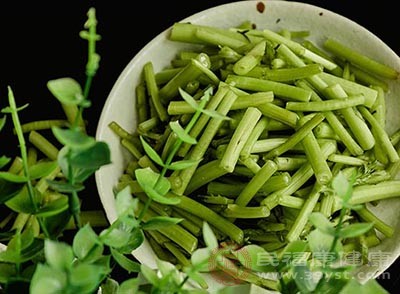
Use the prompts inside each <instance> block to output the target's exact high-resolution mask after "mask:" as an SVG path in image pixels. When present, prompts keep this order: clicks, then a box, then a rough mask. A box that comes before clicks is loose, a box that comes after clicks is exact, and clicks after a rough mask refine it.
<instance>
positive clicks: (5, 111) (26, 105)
mask: <svg viewBox="0 0 400 294" xmlns="http://www.w3.org/2000/svg"><path fill="white" fill-rule="evenodd" d="M28 106H29V103H26V104H24V105H22V106H20V107H17V108H15V110H16V112H19V111H21V110H24V109H25V108H28ZM13 112H14V110H13V109H11V107H10V106H7V107H4V108H3V109H2V110H1V113H13Z"/></svg>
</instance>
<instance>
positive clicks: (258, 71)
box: [246, 64, 322, 82]
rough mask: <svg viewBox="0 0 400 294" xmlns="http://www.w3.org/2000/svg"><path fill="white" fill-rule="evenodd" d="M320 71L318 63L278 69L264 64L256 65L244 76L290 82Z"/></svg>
mask: <svg viewBox="0 0 400 294" xmlns="http://www.w3.org/2000/svg"><path fill="white" fill-rule="evenodd" d="M321 72H322V67H321V65H319V64H307V65H305V66H303V67H294V68H279V69H270V68H269V67H266V66H265V67H264V66H256V67H255V68H253V69H252V70H251V71H250V72H248V73H247V74H246V76H248V77H253V78H259V79H265V80H270V81H275V82H290V81H296V80H299V79H304V78H307V77H309V76H312V75H315V74H319V73H321Z"/></svg>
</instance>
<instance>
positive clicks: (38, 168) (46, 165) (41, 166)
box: [29, 161, 58, 179]
mask: <svg viewBox="0 0 400 294" xmlns="http://www.w3.org/2000/svg"><path fill="white" fill-rule="evenodd" d="M57 167H58V163H57V161H42V162H38V163H36V164H34V165H32V166H30V167H29V176H30V178H31V179H40V178H43V177H46V176H48V175H49V174H50V173H52V172H53V171H54V170H55V169H56V168H57Z"/></svg>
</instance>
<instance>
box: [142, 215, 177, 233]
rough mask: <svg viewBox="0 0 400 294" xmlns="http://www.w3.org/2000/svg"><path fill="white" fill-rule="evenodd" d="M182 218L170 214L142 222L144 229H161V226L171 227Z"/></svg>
mask: <svg viewBox="0 0 400 294" xmlns="http://www.w3.org/2000/svg"><path fill="white" fill-rule="evenodd" d="M181 221H182V219H181V218H174V217H169V216H155V217H152V218H151V219H149V220H148V221H147V222H145V223H143V224H142V229H143V230H159V229H161V228H165V227H169V226H173V225H176V224H178V223H179V222H181Z"/></svg>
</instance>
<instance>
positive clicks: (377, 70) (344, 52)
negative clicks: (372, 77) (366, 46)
mask: <svg viewBox="0 0 400 294" xmlns="http://www.w3.org/2000/svg"><path fill="white" fill-rule="evenodd" d="M324 47H325V48H326V49H327V50H329V51H331V52H333V53H334V54H335V55H337V56H339V57H341V58H343V59H346V60H348V61H350V62H351V63H353V64H355V65H357V66H359V67H360V68H364V69H365V70H367V71H368V72H371V73H374V74H376V75H378V76H382V77H385V78H389V79H396V78H398V76H399V73H398V72H397V71H396V70H395V69H394V68H392V67H390V66H387V65H385V64H383V63H380V62H377V61H375V60H373V59H371V58H369V57H368V56H366V55H364V54H361V53H359V52H357V51H355V50H353V49H351V48H349V47H347V46H346V45H344V44H342V43H340V42H338V41H337V40H334V39H332V38H328V39H327V40H326V41H325V42H324Z"/></svg>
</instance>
